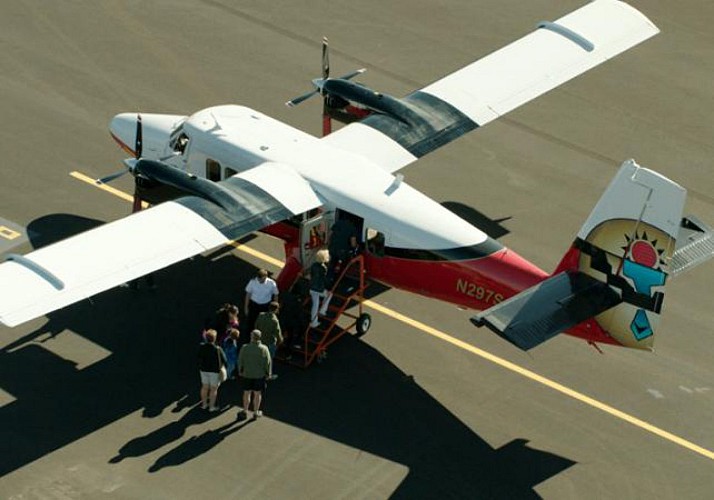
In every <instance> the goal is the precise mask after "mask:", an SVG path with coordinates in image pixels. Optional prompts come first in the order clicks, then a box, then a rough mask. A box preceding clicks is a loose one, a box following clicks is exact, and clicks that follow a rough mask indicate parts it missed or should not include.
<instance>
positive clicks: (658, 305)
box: [556, 160, 687, 349]
mask: <svg viewBox="0 0 714 500" xmlns="http://www.w3.org/2000/svg"><path fill="white" fill-rule="evenodd" d="M686 196H687V191H686V190H685V189H684V188H683V187H681V186H680V185H678V184H676V183H675V182H672V181H671V180H669V179H667V178H666V177H664V176H662V175H660V174H658V173H657V172H654V171H652V170H648V169H646V168H642V167H640V166H639V165H637V163H635V161H634V160H628V161H626V162H625V163H623V164H622V166H621V167H620V170H619V172H618V173H617V175H616V176H615V178H614V179H613V180H612V182H611V183H610V186H609V187H608V188H607V190H606V191H605V193H604V194H603V196H602V198H600V201H599V202H598V203H597V205H596V206H595V208H594V209H593V211H592V213H591V214H590V217H589V218H588V219H587V221H586V222H585V224H584V225H583V227H582V228H581V229H580V232H579V233H578V236H577V238H576V240H575V242H574V243H573V246H572V248H571V252H569V254H568V255H566V256H565V257H564V259H563V260H562V261H561V263H560V265H559V266H558V268H557V270H556V272H558V271H562V270H571V271H572V270H577V271H579V272H581V273H584V274H586V275H588V276H591V277H593V278H595V279H596V280H598V281H600V282H603V283H607V284H608V285H609V286H610V288H611V289H613V290H615V291H616V292H617V293H618V295H620V297H621V299H622V302H621V303H620V304H618V305H616V306H614V307H612V308H610V309H608V310H607V311H605V312H603V313H601V314H598V315H597V316H595V318H594V320H595V322H596V323H597V324H598V325H599V326H600V328H601V329H602V330H604V331H605V332H606V333H607V334H609V335H610V337H612V338H614V339H615V340H616V341H617V342H618V343H619V344H622V345H624V346H627V347H634V348H638V349H652V346H653V342H654V334H655V330H656V328H657V325H658V323H659V317H660V313H661V310H662V303H663V300H664V290H665V283H666V281H667V276H668V274H669V264H670V260H671V259H672V255H673V254H674V251H675V247H676V240H677V234H678V233H679V227H680V221H681V220H682V211H683V210H684V202H685V199H686Z"/></svg>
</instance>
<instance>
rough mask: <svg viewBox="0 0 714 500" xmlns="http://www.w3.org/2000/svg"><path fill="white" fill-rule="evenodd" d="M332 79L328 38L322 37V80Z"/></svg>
mask: <svg viewBox="0 0 714 500" xmlns="http://www.w3.org/2000/svg"><path fill="white" fill-rule="evenodd" d="M329 77H330V50H329V47H328V45H327V37H326V36H323V37H322V79H323V80H327V79H328V78H329Z"/></svg>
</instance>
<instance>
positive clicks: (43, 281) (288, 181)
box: [0, 163, 322, 326]
mask: <svg viewBox="0 0 714 500" xmlns="http://www.w3.org/2000/svg"><path fill="white" fill-rule="evenodd" d="M195 181H196V182H197V183H203V186H204V188H205V189H204V190H203V191H204V192H203V196H201V197H199V196H185V197H182V198H178V199H176V200H174V201H169V202H166V203H162V204H160V205H157V206H155V207H152V208H150V209H147V210H143V211H141V212H138V213H135V214H132V215H130V216H128V217H125V218H123V219H120V220H118V221H115V222H111V223H108V224H105V225H103V226H100V227H98V228H96V229H93V230H90V231H87V232H84V233H81V234H78V235H76V236H73V237H71V238H68V239H66V240H63V241H60V242H58V243H55V244H52V245H49V246H47V247H45V248H41V249H39V250H35V251H34V252H31V253H29V254H27V255H10V256H9V257H8V258H7V260H6V262H3V263H2V264H0V284H2V286H0V323H3V324H5V325H7V326H16V325H18V324H20V323H23V322H25V321H28V320H30V319H33V318H36V317H38V316H41V315H43V314H46V313H48V312H51V311H54V310H56V309H59V308H61V307H64V306H66V305H69V304H72V303H74V302H77V301H78V300H81V299H83V298H87V297H91V296H92V295H95V294H97V293H99V292H102V291H104V290H108V289H110V288H112V287H115V286H117V285H119V284H121V283H124V282H126V281H129V280H132V279H135V278H138V277H139V276H143V275H144V274H147V273H149V272H152V271H155V270H158V269H161V268H164V267H166V266H169V265H170V264H174V263H176V262H178V261H181V260H183V259H186V258H188V257H192V256H194V255H197V254H199V253H201V252H204V251H207V250H210V249H212V248H215V247H217V246H220V245H225V244H227V243H229V242H230V241H232V240H235V239H237V238H240V237H242V236H244V235H246V234H248V233H251V232H253V231H256V230H258V229H262V228H263V227H266V226H268V225H270V224H273V223H275V222H278V221H281V220H284V219H286V218H288V217H290V216H292V215H297V214H299V213H302V212H305V211H307V210H310V209H313V208H316V207H319V206H321V205H322V203H321V201H320V199H319V198H318V197H317V195H316V193H315V192H314V191H313V190H312V188H311V187H310V184H309V183H308V182H307V181H306V180H305V179H304V178H303V177H301V176H300V175H299V174H298V173H297V172H295V170H294V169H292V167H290V166H288V165H283V164H276V163H265V164H263V165H260V166H257V167H255V168H253V169H250V170H247V171H245V172H242V173H240V174H238V175H235V176H233V177H231V178H229V179H226V180H224V181H222V182H220V183H212V182H210V181H205V180H203V179H195Z"/></svg>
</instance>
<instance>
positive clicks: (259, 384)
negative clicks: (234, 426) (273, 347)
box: [238, 330, 272, 418]
mask: <svg viewBox="0 0 714 500" xmlns="http://www.w3.org/2000/svg"><path fill="white" fill-rule="evenodd" d="M260 338H261V333H260V330H253V331H252V332H250V343H249V344H245V345H244V346H243V347H242V348H241V350H240V354H239V355H238V373H239V374H240V376H241V379H242V380H243V410H242V411H241V413H244V414H245V415H246V417H247V416H248V412H249V411H250V402H251V396H253V397H252V399H253V418H259V417H261V416H262V415H263V412H262V411H260V403H261V402H262V399H263V391H264V390H265V381H266V380H267V379H268V378H270V375H271V373H272V371H271V369H272V360H271V359H270V352H269V351H268V348H267V347H266V346H265V345H263V343H262V342H261V341H260Z"/></svg>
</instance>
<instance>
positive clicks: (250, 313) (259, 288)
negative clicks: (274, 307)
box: [243, 269, 278, 331]
mask: <svg viewBox="0 0 714 500" xmlns="http://www.w3.org/2000/svg"><path fill="white" fill-rule="evenodd" d="M277 300H278V285H277V284H276V283H275V280H274V279H272V278H269V277H268V271H266V270H265V269H259V270H258V274H257V276H256V277H255V278H253V279H252V280H250V281H249V282H248V285H246V287H245V303H244V305H243V312H244V313H245V318H246V322H247V323H248V324H247V325H246V329H247V330H248V331H251V330H253V328H255V320H256V318H257V317H258V315H259V314H260V313H262V312H265V311H267V310H268V307H269V306H270V303H271V302H273V301H276V302H277Z"/></svg>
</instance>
